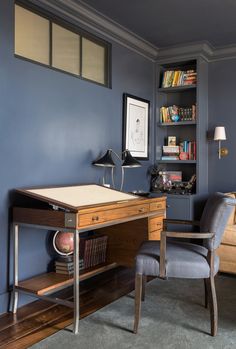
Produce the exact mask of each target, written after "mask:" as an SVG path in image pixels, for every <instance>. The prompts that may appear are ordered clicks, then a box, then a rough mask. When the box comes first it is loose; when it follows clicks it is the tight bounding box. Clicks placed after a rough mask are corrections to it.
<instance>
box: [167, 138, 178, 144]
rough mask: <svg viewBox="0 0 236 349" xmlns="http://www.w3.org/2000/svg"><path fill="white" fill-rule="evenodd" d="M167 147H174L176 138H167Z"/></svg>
mask: <svg viewBox="0 0 236 349" xmlns="http://www.w3.org/2000/svg"><path fill="white" fill-rule="evenodd" d="M167 143H168V146H176V136H168V139H167Z"/></svg>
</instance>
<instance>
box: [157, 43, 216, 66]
mask: <svg viewBox="0 0 236 349" xmlns="http://www.w3.org/2000/svg"><path fill="white" fill-rule="evenodd" d="M213 54H214V52H213V47H212V46H211V45H210V43H208V42H195V43H189V44H186V45H176V46H171V47H166V48H161V49H159V52H158V57H157V62H158V63H162V62H168V61H170V62H171V60H173V58H174V60H175V61H176V60H181V59H191V58H196V57H202V58H204V59H205V60H206V61H207V62H209V61H210V60H211V57H212V56H213Z"/></svg>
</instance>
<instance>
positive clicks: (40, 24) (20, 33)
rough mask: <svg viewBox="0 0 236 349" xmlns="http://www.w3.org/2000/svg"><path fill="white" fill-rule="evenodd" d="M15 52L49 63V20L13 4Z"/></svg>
mask: <svg viewBox="0 0 236 349" xmlns="http://www.w3.org/2000/svg"><path fill="white" fill-rule="evenodd" d="M15 54H17V55H20V56H23V57H26V58H29V59H32V60H34V61H37V62H40V63H44V64H49V21H48V20H47V19H45V18H43V17H41V16H38V15H36V14H35V13H33V12H31V11H28V10H26V9H24V8H23V7H21V6H18V5H15Z"/></svg>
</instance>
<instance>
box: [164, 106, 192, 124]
mask: <svg viewBox="0 0 236 349" xmlns="http://www.w3.org/2000/svg"><path fill="white" fill-rule="evenodd" d="M175 115H178V117H179V119H178V121H195V120H196V105H195V104H193V105H192V107H178V106H176V105H172V106H169V107H161V108H160V122H161V123H168V122H173V121H175V120H174V118H173V117H174V116H175ZM178 121H175V122H178Z"/></svg>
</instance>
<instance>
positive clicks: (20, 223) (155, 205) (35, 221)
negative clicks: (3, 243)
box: [12, 197, 166, 334]
mask: <svg viewBox="0 0 236 349" xmlns="http://www.w3.org/2000/svg"><path fill="white" fill-rule="evenodd" d="M140 205H143V207H142V206H141V207H140ZM165 205H166V199H165V198H164V197H162V198H155V199H146V198H139V197H137V199H135V200H131V201H130V202H128V203H127V202H125V203H120V202H119V203H116V204H114V203H112V204H109V205H104V204H103V205H102V206H101V207H99V208H98V207H96V208H95V209H93V208H91V207H89V208H87V209H84V208H83V209H82V210H80V211H77V213H75V212H62V211H53V210H39V209H37V208H35V209H32V208H21V207H15V208H13V224H12V230H13V289H12V312H13V313H16V312H17V307H18V296H19V293H20V292H22V293H26V294H29V295H31V296H34V297H37V298H40V299H43V300H46V301H50V302H54V303H57V304H61V305H64V306H67V307H70V308H72V309H74V324H73V332H74V333H75V334H77V333H78V331H79V317H80V311H79V282H80V280H84V279H86V278H87V277H91V276H94V275H97V274H98V273H100V272H104V271H106V270H109V269H111V268H114V267H116V266H117V264H116V263H111V264H110V265H107V266H104V267H100V268H97V269H95V270H94V271H90V272H88V273H87V274H84V275H81V277H80V270H79V235H80V234H81V233H83V232H85V231H89V230H96V229H100V228H106V227H109V226H113V225H117V224H121V223H127V222H132V221H136V220H140V219H144V218H147V219H148V218H149V217H155V216H156V215H159V216H160V217H163V216H164V214H165ZM121 208H122V212H123V216H124V215H125V216H124V217H121V218H119V217H118V218H115V217H114V218H113V219H110V220H107V221H105V222H103V221H102V222H101V223H100V222H99V219H100V217H99V216H97V214H98V215H99V214H100V213H103V214H105V213H104V212H106V210H108V211H107V212H113V210H114V212H120V211H121ZM134 209H135V210H136V211H134ZM98 210H99V212H98ZM42 211H44V216H42ZM129 211H130V212H131V211H132V214H133V215H132V214H131V213H129ZM93 212H94V213H95V214H96V216H95V217H96V219H95V220H94V219H93V218H94V216H91V223H90V224H89V225H88V224H87V225H86V224H85V225H84V226H80V223H79V221H80V217H85V216H86V219H87V216H88V217H89V218H90V215H91V214H94V213H93ZM124 212H127V214H124ZM61 215H63V216H64V226H63V224H62V220H61V217H60V219H58V222H59V224H56V222H57V218H59V216H61ZM39 217H41V218H40V219H39ZM54 217H55V219H54ZM97 217H99V219H97ZM52 218H53V219H52ZM81 222H82V220H81ZM81 224H82V223H81ZM20 227H32V228H40V229H46V230H60V231H64V232H73V233H74V256H73V258H74V276H73V277H71V278H68V280H67V281H65V282H64V283H63V282H61V283H59V284H58V285H57V286H56V287H55V288H51V289H48V290H47V289H44V290H43V291H42V292H35V291H31V290H30V289H29V288H28V287H25V286H24V285H26V284H27V280H26V281H23V282H19V263H18V260H19V230H20V229H19V228H20ZM72 284H73V293H74V301H73V302H71V301H68V300H63V299H58V298H53V297H51V296H50V294H51V293H53V292H55V291H58V290H59V289H62V288H65V287H68V286H69V285H72Z"/></svg>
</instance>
